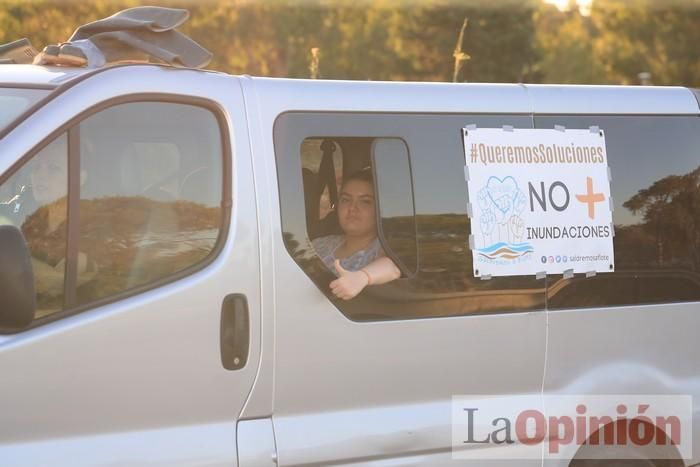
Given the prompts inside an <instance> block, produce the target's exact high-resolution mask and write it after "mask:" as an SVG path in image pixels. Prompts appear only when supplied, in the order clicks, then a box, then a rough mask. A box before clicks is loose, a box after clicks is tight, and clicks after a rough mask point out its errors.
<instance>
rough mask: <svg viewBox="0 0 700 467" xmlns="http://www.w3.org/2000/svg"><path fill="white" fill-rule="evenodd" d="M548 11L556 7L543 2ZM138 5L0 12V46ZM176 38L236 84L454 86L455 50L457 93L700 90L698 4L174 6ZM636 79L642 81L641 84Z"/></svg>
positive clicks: (606, 0)
mask: <svg viewBox="0 0 700 467" xmlns="http://www.w3.org/2000/svg"><path fill="white" fill-rule="evenodd" d="M550 1H554V0H550ZM140 4H144V2H139V1H135V0H91V1H62V2H56V1H46V0H24V1H20V0H0V43H4V42H9V41H11V40H14V39H17V38H20V37H27V38H29V39H30V40H31V41H32V43H33V44H34V45H35V47H37V48H38V49H40V48H42V47H43V46H44V45H46V44H49V43H56V42H61V41H64V40H66V39H67V38H68V37H69V36H70V35H71V33H72V32H73V30H74V29H75V28H76V27H77V26H78V25H81V24H84V23H87V22H90V21H94V20H96V19H100V18H104V17H106V16H109V15H111V14H113V13H115V12H116V11H119V10H121V9H124V8H128V7H132V6H137V5H140ZM148 4H155V5H162V6H172V7H182V8H187V9H189V10H190V13H191V17H190V20H189V21H188V22H187V23H186V24H185V25H184V26H183V27H182V28H181V30H182V31H183V32H185V33H187V34H189V35H190V36H191V37H192V38H194V39H195V40H196V41H197V42H199V43H200V44H202V45H203V46H205V47H206V48H208V49H209V50H211V51H212V52H213V53H214V60H213V61H212V62H211V64H210V65H209V68H212V69H216V70H220V71H225V72H228V73H234V74H243V73H245V74H251V75H262V76H279V77H309V74H310V64H311V56H312V54H311V50H312V48H318V60H319V61H318V76H319V77H320V78H327V79H359V80H411V81H426V80H430V81H452V80H453V74H454V69H455V58H454V56H453V53H455V50H456V47H457V42H458V41H457V38H458V37H459V33H460V28H461V27H462V25H463V22H464V19H465V17H466V18H468V25H467V27H466V29H465V30H464V40H463V42H462V44H461V51H463V52H464V53H465V54H467V55H468V57H469V58H468V59H466V60H465V61H463V62H462V67H461V68H460V70H459V73H457V81H470V82H529V83H584V84H585V83H595V84H606V83H608V84H639V83H640V82H641V83H643V84H650V83H653V84H656V85H684V86H694V87H700V47H699V46H698V44H700V0H686V1H674V0H665V1H654V0H593V1H592V2H590V0H589V3H587V4H586V8H585V9H579V8H578V7H577V6H576V1H575V0H571V1H570V2H569V5H568V7H566V6H561V5H560V8H561V9H560V8H558V7H557V6H554V5H553V4H551V3H545V2H544V1H543V0H522V1H515V0H491V1H485V0H461V1H450V0H434V1H428V0H425V1H414V2H411V3H405V2H400V1H396V0H395V1H389V0H376V1H371V2H370V1H368V0H356V1H349V0H340V1H324V0H306V1H303V2H299V1H296V2H280V1H258V2H252V1H241V0H238V1H236V0H207V1H201V2H192V1H182V0H173V1H169V2H163V1H157V0H156V1H151V2H148ZM640 74H641V75H640Z"/></svg>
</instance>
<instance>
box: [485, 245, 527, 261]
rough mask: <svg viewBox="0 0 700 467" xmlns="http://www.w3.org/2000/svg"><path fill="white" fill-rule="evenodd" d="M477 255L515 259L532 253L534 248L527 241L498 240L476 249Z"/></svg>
mask: <svg viewBox="0 0 700 467" xmlns="http://www.w3.org/2000/svg"><path fill="white" fill-rule="evenodd" d="M476 251H477V252H478V253H479V255H481V256H483V257H485V258H489V259H509V260H513V259H517V258H520V257H521V256H525V255H527V254H530V253H532V252H533V251H535V250H534V248H533V247H532V245H531V244H529V243H513V244H510V243H505V242H499V243H494V244H493V245H489V246H487V247H485V248H479V249H478V250H476Z"/></svg>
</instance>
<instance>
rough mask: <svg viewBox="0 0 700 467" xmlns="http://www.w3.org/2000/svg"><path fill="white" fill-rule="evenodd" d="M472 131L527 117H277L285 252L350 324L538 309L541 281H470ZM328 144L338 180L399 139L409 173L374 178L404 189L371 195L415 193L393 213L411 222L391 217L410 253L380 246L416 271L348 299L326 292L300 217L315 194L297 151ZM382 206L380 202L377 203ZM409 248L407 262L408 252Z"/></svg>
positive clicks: (325, 276) (523, 122)
mask: <svg viewBox="0 0 700 467" xmlns="http://www.w3.org/2000/svg"><path fill="white" fill-rule="evenodd" d="M469 124H477V125H478V126H485V127H486V126H495V127H501V126H503V125H512V126H514V127H520V128H523V127H524V128H530V127H531V124H532V120H531V118H530V117H528V116H524V115H523V116H520V115H494V116H485V115H405V114H402V115H394V114H385V115H379V114H342V113H333V114H329V113H324V114H313V113H287V114H284V115H282V116H280V117H279V118H278V119H277V122H276V124H275V133H274V139H275V155H276V159H277V164H278V176H279V187H280V203H281V210H282V211H281V215H282V227H283V238H284V241H285V245H286V247H287V250H288V251H289V253H290V254H291V256H292V257H293V258H294V259H295V261H297V263H298V264H299V265H300V266H301V267H302V269H303V270H304V271H305V272H306V274H307V275H308V276H309V277H310V278H311V279H312V280H313V281H314V283H315V284H316V285H317V286H318V287H319V289H320V290H321V291H322V292H324V293H325V294H326V296H327V297H328V298H329V299H330V300H332V301H333V303H334V304H335V305H336V307H338V309H339V310H340V311H341V312H342V313H343V314H345V315H346V316H347V317H348V318H350V319H352V320H355V321H367V320H393V319H410V318H426V317H441V316H455V315H465V314H473V313H503V312H518V311H530V310H536V309H544V304H545V293H544V292H545V281H544V280H536V279H535V278H534V277H516V278H512V277H510V278H494V279H492V280H488V281H485V280H481V279H478V278H474V275H473V270H472V255H471V250H470V249H469V242H468V238H469V234H470V222H469V218H468V216H467V189H466V182H465V180H464V149H463V147H462V140H461V130H462V128H463V127H465V126H466V125H469ZM328 140H330V141H333V142H334V144H336V145H338V146H340V147H341V148H342V167H343V170H342V174H343V175H346V174H350V173H352V172H354V171H356V170H357V169H361V168H363V167H365V166H368V165H371V164H372V162H373V158H372V151H373V148H377V147H380V146H383V147H385V149H386V147H387V145H386V144H377V143H378V142H380V141H384V142H386V141H389V140H393V141H394V142H396V143H398V142H401V143H402V144H404V145H405V148H406V150H407V153H408V155H410V170H409V169H406V170H403V171H401V173H400V174H397V173H393V174H391V176H383V175H386V174H381V173H378V172H377V173H375V183H379V184H381V183H382V182H383V181H384V183H386V181H391V183H402V184H403V186H402V187H400V188H401V189H400V190H383V189H382V187H381V186H377V187H376V190H375V193H376V194H377V195H378V196H382V195H383V194H384V193H392V192H393V193H410V192H411V191H412V194H413V200H412V202H411V203H404V205H401V206H403V207H401V209H397V210H396V212H397V213H401V214H406V213H409V214H410V217H411V218H406V217H407V216H406V215H400V216H399V217H400V218H399V217H397V218H395V219H394V225H392V229H391V235H390V237H391V239H392V240H393V241H394V242H396V245H401V244H402V243H401V242H402V241H403V244H404V245H409V248H404V249H403V251H402V248H399V247H397V248H396V251H393V250H392V248H391V244H390V242H387V241H383V243H382V247H383V249H384V250H385V252H386V254H387V256H389V257H394V258H398V259H401V256H402V255H404V256H403V257H404V258H406V261H404V264H406V265H410V266H409V267H407V269H412V270H413V271H410V272H412V274H404V276H403V277H402V278H401V279H398V280H395V281H393V282H390V283H387V284H383V285H379V286H370V287H367V288H365V290H364V291H363V292H362V293H360V295H358V296H357V297H355V298H353V299H351V300H348V301H341V300H335V299H334V298H333V297H332V295H331V294H329V293H328V283H329V282H330V281H331V280H332V279H333V278H334V276H333V275H332V274H330V273H329V272H328V270H327V268H325V267H324V265H323V263H322V262H321V260H320V259H319V257H318V255H317V254H316V252H315V251H314V249H313V247H312V246H311V242H310V241H311V240H312V239H313V238H315V236H318V235H320V234H321V233H319V232H318V231H317V230H316V227H315V226H313V225H312V224H310V223H308V222H307V217H306V216H305V214H304V212H305V206H306V205H307V204H313V203H311V202H309V201H308V197H309V196H313V192H312V191H310V190H309V189H308V184H307V183H306V182H304V181H303V180H304V178H305V176H304V175H303V173H302V170H300V169H299V167H300V165H301V166H303V164H300V162H299V161H300V158H302V159H303V157H304V155H303V148H305V147H306V145H308V144H311V142H312V141H317V142H318V141H328ZM398 146H399V145H398V144H393V145H392V147H396V148H398ZM406 150H404V151H398V150H396V151H393V149H392V150H391V151H389V153H390V154H389V157H393V156H396V157H399V156H401V154H405V153H406ZM385 154H386V153H385ZM387 160H389V159H387ZM391 160H393V159H391ZM382 167H385V168H386V167H395V166H394V165H393V164H389V165H382V164H378V166H377V167H373V169H374V170H375V171H378V170H382ZM407 167H408V166H407ZM385 170H386V169H385ZM407 190H408V191H407ZM378 204H379V205H381V204H382V200H381V199H380V200H378ZM394 205H395V204H394ZM386 206H387V207H390V206H391V204H390V203H386ZM407 206H410V209H408V208H406V207H407ZM399 221H400V222H399ZM402 228H403V230H404V231H402ZM380 238H381V236H380ZM387 238H388V237H387ZM384 240H385V239H384ZM409 249H410V250H411V254H412V255H413V257H412V258H411V254H406V253H407V252H408V250H409Z"/></svg>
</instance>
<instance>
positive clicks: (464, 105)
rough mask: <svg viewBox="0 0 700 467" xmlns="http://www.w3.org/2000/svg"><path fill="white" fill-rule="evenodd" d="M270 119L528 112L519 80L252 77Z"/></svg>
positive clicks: (266, 114)
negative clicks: (303, 114)
mask: <svg viewBox="0 0 700 467" xmlns="http://www.w3.org/2000/svg"><path fill="white" fill-rule="evenodd" d="M252 80H253V82H254V83H255V87H256V89H257V92H258V95H259V96H261V101H260V102H261V104H264V109H265V117H266V119H269V118H272V120H273V121H274V119H275V118H276V117H277V115H279V114H281V113H283V112H290V111H321V112H322V111H347V112H352V111H357V112H409V113H420V112H425V113H429V112H438V113H488V114H498V113H508V114H519V113H520V114H528V113H530V112H531V105H530V101H529V98H528V95H527V93H526V91H525V88H524V87H523V86H521V85H518V84H453V83H400V84H399V83H389V82H377V81H332V80H318V81H315V80H292V79H275V78H252Z"/></svg>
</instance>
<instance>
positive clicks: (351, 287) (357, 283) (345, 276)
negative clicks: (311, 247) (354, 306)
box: [330, 259, 369, 300]
mask: <svg viewBox="0 0 700 467" xmlns="http://www.w3.org/2000/svg"><path fill="white" fill-rule="evenodd" d="M334 265H335V270H336V271H337V272H338V274H339V277H338V278H337V279H336V280H334V281H333V282H331V284H330V287H331V292H333V294H334V295H335V296H336V297H338V298H342V299H343V300H350V299H351V298H353V297H354V296H356V295H357V294H359V293H360V292H362V289H364V288H365V287H366V286H367V285H369V275H367V273H366V272H364V271H361V270H360V271H348V270H346V269H343V267H342V266H341V265H340V260H337V259H336V260H335V263H334Z"/></svg>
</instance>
